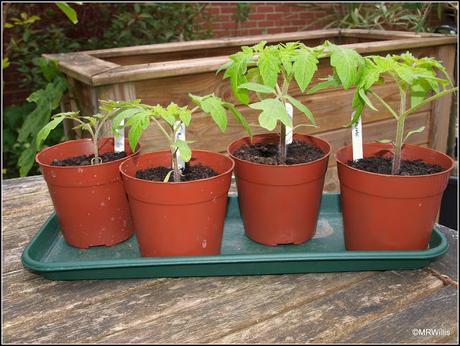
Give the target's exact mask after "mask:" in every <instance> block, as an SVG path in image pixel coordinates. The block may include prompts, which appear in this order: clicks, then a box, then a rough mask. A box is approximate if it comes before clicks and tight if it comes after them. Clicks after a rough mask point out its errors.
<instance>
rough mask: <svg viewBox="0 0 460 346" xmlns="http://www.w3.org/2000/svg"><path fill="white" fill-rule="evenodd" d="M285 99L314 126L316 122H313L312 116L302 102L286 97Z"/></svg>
mask: <svg viewBox="0 0 460 346" xmlns="http://www.w3.org/2000/svg"><path fill="white" fill-rule="evenodd" d="M286 98H287V99H288V100H289V102H291V104H292V105H293V106H294V107H295V108H297V109H298V110H299V111H301V112H302V113H304V114H305V115H306V116H307V118H308V119H309V120H310V122H311V123H312V124H313V125H315V126H316V122H315V118H314V116H313V114H312V112H311V111H310V110H309V109H308V108H307V106H305V105H304V104H302V102H300V101H298V100H296V99H295V98H293V97H291V96H289V95H287V96H286Z"/></svg>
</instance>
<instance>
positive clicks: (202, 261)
mask: <svg viewBox="0 0 460 346" xmlns="http://www.w3.org/2000/svg"><path fill="white" fill-rule="evenodd" d="M325 195H326V193H325ZM327 195H330V196H332V195H338V194H334V193H327ZM229 198H237V197H233V196H231V197H229ZM325 214H326V213H325ZM54 218H56V214H55V213H54V212H53V213H52V214H51V215H50V216H49V217H48V219H47V220H46V222H45V223H44V224H43V225H42V227H41V228H40V230H39V231H38V232H37V233H36V234H35V235H34V236H33V237H32V239H31V240H30V242H29V244H28V245H27V246H26V247H25V249H24V251H23V253H22V256H21V260H22V263H23V265H24V266H25V267H27V268H28V269H30V270H32V271H37V272H59V271H69V270H87V269H88V270H94V269H113V268H130V267H137V268H139V267H151V266H176V265H206V264H216V263H219V264H231V263H260V262H265V263H266V262H291V261H305V262H310V261H331V260H334V261H344V260H346V261H354V260H427V259H433V258H435V257H439V256H441V255H443V254H444V253H445V252H446V251H447V248H448V241H447V238H446V237H445V236H444V234H443V233H442V232H440V231H439V225H438V224H435V225H434V228H433V233H432V236H431V239H432V238H433V237H436V238H438V239H440V243H439V244H438V245H437V246H436V247H434V248H431V249H428V250H404V251H344V252H324V253H316V254H312V253H287V254H257V255H252V254H244V255H237V254H236V255H235V254H231V255H225V254H221V255H212V256H171V257H140V258H131V259H118V260H96V261H92V262H84V263H82V262H77V261H73V262H71V261H69V262H61V263H59V262H56V263H49V262H46V263H45V262H40V261H37V260H35V259H33V258H32V256H31V255H30V251H31V249H33V247H34V245H35V241H36V240H37V239H38V238H39V237H40V236H42V234H43V233H45V232H47V231H48V230H47V228H48V224H49V223H50V222H51V221H52V220H53V219H54Z"/></svg>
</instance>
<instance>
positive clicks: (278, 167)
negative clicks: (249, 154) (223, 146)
mask: <svg viewBox="0 0 460 346" xmlns="http://www.w3.org/2000/svg"><path fill="white" fill-rule="evenodd" d="M293 135H294V133H293ZM295 135H299V136H305V137H312V138H315V139H319V140H320V141H322V142H324V143H326V144H327V146H328V148H329V149H328V151H327V152H326V153H325V154H324V155H323V156H321V157H320V158H319V159H316V160H313V161H309V162H304V163H295V164H292V165H286V164H284V165H269V164H265V163H257V162H251V161H247V160H242V159H240V158H238V157H236V156H234V155H233V153H231V152H230V147H231V146H232V145H233V144H234V143H236V142H238V141H241V140H243V139H246V138H250V136H244V137H241V138H239V139H237V140H234V141H232V142H231V143H230V144H229V145H228V146H227V154H229V155H230V156H231V157H232V159H233V160H236V161H239V162H244V163H247V164H250V165H254V166H260V167H273V168H274V169H286V168H289V167H301V166H305V165H310V164H313V163H316V162H319V161H321V160H324V159H327V158H328V157H329V156H330V155H331V152H332V146H331V144H330V143H329V142H328V141H326V140H324V139H322V138H320V137H318V136H312V135H306V134H303V133H296V134H295ZM264 136H269V137H271V136H277V134H275V133H261V134H258V135H254V136H252V137H264Z"/></svg>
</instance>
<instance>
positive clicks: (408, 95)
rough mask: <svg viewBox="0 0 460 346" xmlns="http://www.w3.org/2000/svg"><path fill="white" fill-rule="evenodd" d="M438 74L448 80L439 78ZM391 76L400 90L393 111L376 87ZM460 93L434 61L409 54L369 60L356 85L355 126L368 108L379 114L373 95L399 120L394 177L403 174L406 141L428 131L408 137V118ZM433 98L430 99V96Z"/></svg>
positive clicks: (362, 69) (441, 66)
mask: <svg viewBox="0 0 460 346" xmlns="http://www.w3.org/2000/svg"><path fill="white" fill-rule="evenodd" d="M438 72H439V73H441V74H442V75H443V76H444V77H445V79H442V78H439V77H438ZM385 75H387V76H389V77H391V79H392V80H393V81H394V82H395V83H396V85H397V87H398V89H399V95H400V104H399V110H395V109H393V108H392V107H391V106H390V105H389V104H388V103H387V102H386V101H385V100H383V98H382V97H380V96H379V95H378V94H377V93H376V92H375V91H374V90H372V87H373V86H375V85H377V84H380V85H382V84H384V83H385V82H386V80H385V79H384V76H385ZM455 91H457V88H456V87H454V86H453V84H452V81H451V80H450V78H449V74H448V72H447V70H446V68H445V67H444V66H443V65H442V64H441V62H439V61H437V60H436V59H434V58H429V57H424V58H416V57H414V56H413V55H412V54H411V53H409V52H406V53H404V54H400V55H387V56H385V57H383V56H378V55H377V56H375V55H371V56H366V57H364V64H363V65H362V68H361V70H360V76H359V78H358V80H357V82H356V92H355V95H354V98H353V103H352V106H353V108H354V110H355V114H354V117H353V119H352V121H351V124H353V123H355V122H356V121H358V119H359V117H360V116H361V113H362V112H363V109H364V107H365V106H367V107H369V108H371V109H372V110H377V109H376V108H375V107H374V105H373V104H372V102H371V100H370V99H369V98H368V96H367V95H368V94H371V95H372V96H374V97H375V99H376V100H377V101H378V102H379V103H380V104H381V105H382V106H383V107H384V108H385V109H387V110H388V111H389V112H390V113H391V115H392V116H393V117H394V119H395V120H396V124H397V125H396V136H395V140H394V141H388V140H387V141H385V140H384V141H382V142H390V143H392V145H393V159H392V170H391V174H399V172H400V167H401V150H402V147H403V145H404V143H405V142H406V140H407V139H408V138H409V137H410V136H411V135H413V134H415V133H420V132H422V131H423V130H424V129H425V127H424V126H422V127H420V128H418V129H414V130H410V131H408V132H407V133H406V134H405V121H406V119H407V117H408V116H409V115H411V114H413V113H414V112H415V111H417V110H418V109H420V108H421V107H423V106H424V105H426V104H428V103H430V102H432V101H434V100H437V99H439V98H440V97H442V96H445V95H447V94H450V93H452V92H455ZM431 93H433V95H431V96H430V94H431Z"/></svg>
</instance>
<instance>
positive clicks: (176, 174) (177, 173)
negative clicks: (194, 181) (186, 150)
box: [171, 126, 181, 182]
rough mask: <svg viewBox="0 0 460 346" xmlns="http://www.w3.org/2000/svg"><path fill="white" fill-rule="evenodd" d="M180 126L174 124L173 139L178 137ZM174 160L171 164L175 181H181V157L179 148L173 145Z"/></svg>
mask: <svg viewBox="0 0 460 346" xmlns="http://www.w3.org/2000/svg"><path fill="white" fill-rule="evenodd" d="M179 128H180V126H178V128H177V129H176V128H174V126H172V130H173V137H172V138H173V139H175V138H176V133H177V130H178V129H179ZM171 148H173V149H172V162H171V166H172V169H173V170H174V173H173V178H174V181H175V182H180V177H181V176H180V174H181V172H180V168H179V157H178V154H177V152H178V150H179V149H178V148H177V147H172V146H171Z"/></svg>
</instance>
